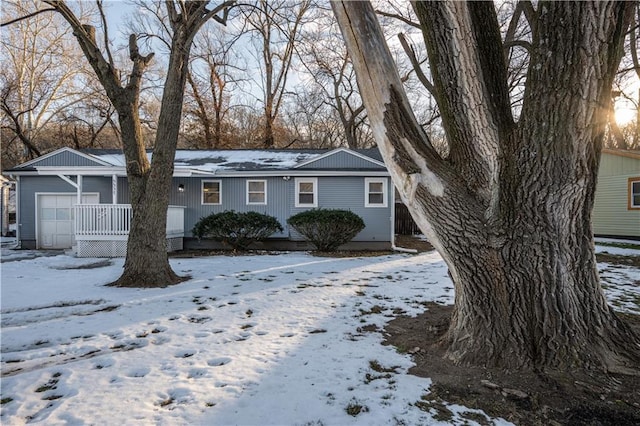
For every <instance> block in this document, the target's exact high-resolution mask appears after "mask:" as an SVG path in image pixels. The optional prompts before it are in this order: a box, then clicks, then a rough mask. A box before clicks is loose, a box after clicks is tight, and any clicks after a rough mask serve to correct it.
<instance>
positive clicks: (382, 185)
mask: <svg viewBox="0 0 640 426" xmlns="http://www.w3.org/2000/svg"><path fill="white" fill-rule="evenodd" d="M364 206H365V207H387V179H384V178H365V179H364Z"/></svg>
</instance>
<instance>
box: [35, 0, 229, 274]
mask: <svg viewBox="0 0 640 426" xmlns="http://www.w3.org/2000/svg"><path fill="white" fill-rule="evenodd" d="M45 3H46V4H48V5H50V6H51V7H52V8H54V9H55V11H56V12H58V13H59V14H61V15H62V16H63V17H64V19H65V20H66V21H67V22H68V24H69V25H70V26H71V28H72V29H73V34H74V36H75V37H76V40H77V41H78V44H79V45H80V48H81V49H82V52H83V53H84V55H85V56H86V59H87V60H88V62H89V64H90V65H91V67H92V68H93V70H94V72H95V73H96V75H97V76H98V79H99V80H100V83H101V84H102V86H103V87H104V89H105V91H106V94H107V96H108V97H109V99H110V100H111V102H112V104H113V106H114V108H115V109H116V111H117V113H118V120H119V123H120V130H121V136H122V144H123V149H124V154H125V160H126V169H127V179H128V182H129V188H130V196H131V205H132V208H133V220H132V224H131V231H130V234H129V240H128V243H127V257H126V260H125V264H124V271H123V273H122V276H121V277H120V278H119V279H118V280H117V281H115V282H114V283H113V284H114V285H117V286H127V287H161V286H167V285H170V284H175V283H177V282H180V281H181V280H182V278H181V277H178V276H177V275H176V273H175V272H174V271H173V270H172V269H171V266H170V265H169V260H168V257H167V252H166V241H165V238H166V235H165V229H166V220H167V216H166V215H167V207H168V204H169V192H170V187H171V180H172V176H173V159H174V156H175V150H176V145H177V141H178V132H179V129H180V120H181V116H182V100H183V96H184V89H185V82H186V78H187V73H188V64H189V55H190V51H191V46H192V43H193V39H194V37H195V35H196V34H197V32H198V31H199V30H200V28H201V27H202V25H203V24H204V23H205V22H207V21H208V20H209V19H212V18H213V19H216V20H218V21H220V22H224V21H225V18H226V16H227V11H228V8H229V7H230V6H231V5H232V4H233V3H234V2H233V1H227V2H223V3H220V4H218V5H216V6H215V7H213V8H212V9H209V1H190V2H183V1H179V0H175V1H166V2H165V3H164V7H165V8H166V15H167V22H166V23H165V28H166V29H167V31H168V32H169V33H170V53H169V63H168V66H167V70H166V80H165V82H164V88H163V91H162V101H161V106H160V112H159V117H158V127H157V131H156V139H155V143H154V147H153V149H154V150H153V157H152V160H151V162H150V161H149V159H148V158H147V153H146V150H145V144H144V140H143V136H142V126H141V120H140V114H139V104H140V90H141V82H142V77H143V74H144V72H145V69H146V68H147V67H148V65H149V62H150V61H151V59H152V58H153V53H150V54H147V55H143V54H141V53H140V51H139V48H138V43H137V37H136V35H135V34H132V35H131V36H130V37H129V59H130V60H131V62H132V65H131V69H130V71H129V72H128V75H127V76H126V82H124V83H123V82H122V79H121V74H122V73H121V72H120V71H118V70H117V69H116V67H115V64H114V60H113V56H112V54H111V50H110V47H109V43H108V36H107V35H106V34H104V40H105V41H106V42H105V43H99V42H98V40H97V36H96V31H95V27H93V26H90V25H85V24H83V23H82V22H81V21H80V20H79V19H78V18H77V17H76V15H75V14H74V13H73V12H72V10H71V9H70V8H69V7H68V6H67V4H66V3H65V2H64V1H56V0H45ZM98 5H99V9H100V12H101V15H102V20H103V23H104V24H105V25H104V27H105V28H106V20H105V19H104V14H103V13H102V8H101V3H98ZM218 14H222V15H221V16H218Z"/></svg>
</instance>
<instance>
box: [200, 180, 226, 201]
mask: <svg viewBox="0 0 640 426" xmlns="http://www.w3.org/2000/svg"><path fill="white" fill-rule="evenodd" d="M202 204H213V205H220V204H222V183H221V182H220V181H219V180H203V181H202Z"/></svg>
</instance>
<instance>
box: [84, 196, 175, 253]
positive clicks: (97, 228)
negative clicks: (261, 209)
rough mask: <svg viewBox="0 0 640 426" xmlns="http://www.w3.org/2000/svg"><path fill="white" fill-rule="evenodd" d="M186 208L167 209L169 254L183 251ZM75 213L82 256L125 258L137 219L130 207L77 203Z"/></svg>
mask: <svg viewBox="0 0 640 426" xmlns="http://www.w3.org/2000/svg"><path fill="white" fill-rule="evenodd" d="M184 209H185V207H183V206H169V208H168V210H167V229H166V233H167V249H168V251H173V250H180V249H182V238H183V237H184ZM74 214H75V219H74V226H75V239H76V242H77V250H76V251H77V254H78V256H80V257H120V256H124V253H126V241H127V238H128V236H129V231H130V230H131V219H132V217H133V211H132V208H131V205H130V204H77V205H75V206H74Z"/></svg>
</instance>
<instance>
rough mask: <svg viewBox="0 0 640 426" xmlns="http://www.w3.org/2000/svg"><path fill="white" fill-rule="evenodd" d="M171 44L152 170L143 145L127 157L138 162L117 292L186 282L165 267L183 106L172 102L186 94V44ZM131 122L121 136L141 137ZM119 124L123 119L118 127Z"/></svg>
mask: <svg viewBox="0 0 640 426" xmlns="http://www.w3.org/2000/svg"><path fill="white" fill-rule="evenodd" d="M172 44H173V45H172V49H171V56H170V58H169V67H168V70H167V79H166V81H165V86H164V91H163V96H162V104H161V108H160V117H159V119H158V130H157V132H156V141H155V148H154V151H153V158H152V163H151V167H149V164H148V161H147V160H146V153H145V152H144V148H143V146H142V145H141V144H138V145H137V147H138V150H137V152H135V153H133V152H130V153H129V155H128V156H127V158H138V159H139V160H138V162H132V163H130V164H127V175H128V178H129V184H130V191H131V206H132V209H133V219H132V223H131V231H130V233H129V241H128V244H127V258H126V260H125V264H124V271H123V273H122V276H121V277H120V278H118V280H117V281H115V282H114V283H113V285H115V286H119V287H166V286H167V285H171V284H177V283H179V282H181V281H183V280H184V278H182V277H179V276H178V275H177V274H176V273H175V272H174V271H173V270H172V269H171V266H170V265H169V259H168V255H167V241H166V229H167V208H168V206H169V191H168V190H169V189H170V188H171V181H172V179H173V159H174V157H175V151H176V144H175V143H173V142H172V141H176V140H177V138H178V132H179V128H180V120H181V117H182V102H175V100H176V99H182V97H181V96H182V93H183V92H184V88H185V84H186V79H187V64H188V58H189V46H185V40H184V38H181V37H179V36H178V35H176V36H175V37H174V38H173V42H172ZM134 107H135V106H134ZM132 116H133V119H132V120H128V121H131V127H132V128H131V129H129V132H125V129H124V128H123V131H122V134H123V135H125V134H129V133H131V134H139V133H140V126H139V123H137V125H136V123H135V121H136V120H137V115H134V114H132ZM122 119H123V117H122V116H121V117H120V121H121V125H122ZM139 137H140V138H141V135H139ZM140 140H142V139H140ZM123 142H124V141H123ZM124 146H125V149H126V147H127V146H134V144H127V143H124ZM134 155H135V157H134Z"/></svg>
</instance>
